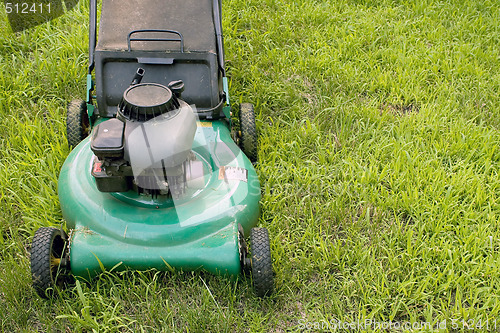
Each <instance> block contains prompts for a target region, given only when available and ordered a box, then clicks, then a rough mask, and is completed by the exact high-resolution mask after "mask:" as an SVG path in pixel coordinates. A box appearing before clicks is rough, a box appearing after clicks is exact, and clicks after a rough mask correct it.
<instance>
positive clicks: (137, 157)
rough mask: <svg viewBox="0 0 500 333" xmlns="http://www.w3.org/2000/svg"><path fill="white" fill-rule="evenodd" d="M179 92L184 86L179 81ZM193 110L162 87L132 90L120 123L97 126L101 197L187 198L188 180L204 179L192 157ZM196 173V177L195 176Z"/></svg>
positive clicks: (94, 136) (120, 110)
mask: <svg viewBox="0 0 500 333" xmlns="http://www.w3.org/2000/svg"><path fill="white" fill-rule="evenodd" d="M174 83H175V85H176V86H179V85H181V86H182V82H180V81H175V82H174ZM195 131H196V117H195V115H194V112H193V109H192V108H191V106H189V105H188V104H187V103H186V102H184V101H182V100H181V99H180V92H179V91H178V90H176V91H174V92H172V90H171V89H170V88H169V87H166V86H164V85H161V84H158V83H143V84H134V85H131V86H130V87H129V88H128V89H127V90H125V92H124V94H123V98H122V101H121V103H120V104H119V106H118V113H117V117H116V118H112V119H109V120H106V121H103V122H102V123H100V124H98V125H97V126H96V127H95V129H94V131H93V133H92V138H91V149H92V152H93V153H94V155H95V158H94V161H93V167H92V175H93V176H94V178H95V180H96V184H97V188H98V189H99V191H101V192H127V191H129V190H135V191H136V192H138V193H145V194H152V195H172V196H174V197H179V196H182V195H183V194H184V192H185V189H186V186H187V183H188V180H190V181H191V183H193V184H194V183H197V184H199V183H200V182H199V181H198V182H192V180H193V179H196V178H200V177H203V168H201V171H200V167H199V165H200V162H199V161H197V160H196V157H195V155H194V154H193V153H192V152H191V147H192V144H193V140H194V134H195ZM193 170H195V171H193Z"/></svg>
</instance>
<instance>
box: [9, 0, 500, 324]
mask: <svg viewBox="0 0 500 333" xmlns="http://www.w3.org/2000/svg"><path fill="white" fill-rule="evenodd" d="M0 8H3V7H1V5H0ZM2 12H4V11H3V9H2ZM87 22H88V21H87V12H86V8H85V3H83V2H82V3H80V4H79V5H78V6H77V7H76V9H75V10H73V11H72V12H71V13H69V14H68V15H66V16H64V17H61V18H59V19H57V20H56V21H53V22H51V23H50V24H44V25H42V26H39V27H36V28H34V29H31V30H29V31H25V32H22V33H17V34H12V33H9V32H8V24H7V22H6V19H5V17H4V16H2V19H1V20H0V30H1V31H2V32H0V184H1V187H0V207H1V209H2V214H1V215H0V235H1V237H0V307H1V308H2V311H0V327H1V328H2V331H9V332H13V331H32V330H40V331H92V330H96V331H141V330H142V331H152V330H163V331H166V332H168V331H186V332H196V331H211V332H234V331H242V332H245V331H247V332H258V331H261V332H268V331H271V332H283V331H286V330H292V331H295V330H300V328H301V326H300V323H301V322H302V323H304V322H306V321H307V322H320V321H325V320H326V321H330V322H332V321H333V320H334V319H335V320H340V321H343V322H353V321H357V320H359V321H361V322H363V321H364V320H365V319H373V320H376V321H378V322H382V321H389V320H391V321H393V322H405V321H410V322H423V321H428V322H432V323H433V324H436V323H437V322H441V321H443V320H447V321H448V322H447V323H448V328H450V327H451V321H450V320H451V319H457V320H462V319H464V320H471V322H469V323H472V320H473V321H475V323H477V322H478V321H479V320H480V319H481V320H482V321H483V323H484V322H485V321H486V320H490V325H491V324H492V323H493V320H495V319H496V318H499V315H500V313H499V312H500V292H499V290H500V276H499V275H500V268H499V265H498V264H497V262H498V260H499V258H500V228H499V227H498V221H499V218H500V199H499V198H500V175H499V166H500V151H499V140H500V135H499V133H498V129H499V127H500V98H499V91H500V59H499V54H500V50H499V48H500V11H499V10H498V4H497V3H496V2H495V1H454V0H447V1H432V0H428V1H419V0H417V1H368V0H367V1H355V0H353V1H295V2H293V3H292V2H289V1H284V0H275V1H272V0H267V1H256V0H247V1H236V0H229V1H224V4H223V26H224V29H225V44H226V57H227V67H228V72H229V75H230V77H231V82H230V93H231V97H232V101H233V103H234V105H235V106H236V105H238V104H239V103H241V102H253V103H254V104H255V106H256V110H257V113H258V114H257V118H258V119H257V121H258V124H257V125H258V130H259V133H260V148H259V158H260V163H259V164H258V166H257V172H258V174H259V177H260V179H261V183H262V194H263V197H262V203H261V206H262V215H261V219H260V225H261V226H265V227H267V228H268V229H269V231H270V235H271V243H272V244H271V247H272V253H273V266H274V270H275V272H276V292H275V294H274V295H273V296H272V297H270V298H268V299H264V300H261V299H258V298H256V297H255V296H254V294H253V292H252V289H251V284H250V281H249V279H246V278H242V279H241V280H240V281H238V282H237V283H231V282H230V281H229V280H226V279H223V278H219V277H215V276H211V275H209V274H205V273H181V272H174V273H163V272H154V271H150V272H143V273H141V272H125V273H113V272H107V273H104V274H103V275H101V276H100V277H99V278H97V279H96V280H95V281H93V283H92V284H89V285H87V284H77V285H76V286H74V287H73V288H70V289H69V290H66V291H64V292H63V295H62V297H60V298H57V299H54V300H52V301H44V300H41V299H40V298H38V297H37V296H36V294H35V293H34V291H33V290H32V288H31V276H30V269H29V247H30V243H31V239H32V235H33V234H34V232H35V230H36V229H37V228H39V227H40V226H49V225H59V224H60V223H62V216H61V212H60V208H59V203H58V197H57V186H56V184H57V177H58V173H59V169H60V167H61V165H62V163H63V162H64V159H65V157H66V156H67V154H68V153H69V149H68V147H67V144H66V138H65V105H66V103H67V102H68V101H70V100H71V99H72V98H75V97H80V98H81V97H83V96H84V93H85V74H86V72H85V71H86V64H87V56H86V52H87V51H86V50H87V42H88V37H87V35H86V34H87V30H86V25H87ZM301 320H302V321H301ZM459 324H460V325H459V327H462V322H459ZM498 327H499V328H500V321H499V322H498Z"/></svg>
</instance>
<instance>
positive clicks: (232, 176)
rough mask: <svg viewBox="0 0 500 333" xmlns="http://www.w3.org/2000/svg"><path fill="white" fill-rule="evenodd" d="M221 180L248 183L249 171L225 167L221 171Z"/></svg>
mask: <svg viewBox="0 0 500 333" xmlns="http://www.w3.org/2000/svg"><path fill="white" fill-rule="evenodd" d="M219 179H224V180H239V181H243V182H245V183H246V182H247V181H248V170H247V169H243V168H238V167H231V166H223V167H221V168H220V169H219Z"/></svg>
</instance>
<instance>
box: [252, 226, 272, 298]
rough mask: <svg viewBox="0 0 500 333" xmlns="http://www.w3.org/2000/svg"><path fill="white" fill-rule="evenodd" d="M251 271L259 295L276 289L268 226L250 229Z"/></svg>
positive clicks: (264, 294)
mask: <svg viewBox="0 0 500 333" xmlns="http://www.w3.org/2000/svg"><path fill="white" fill-rule="evenodd" d="M250 250H251V253H252V255H251V268H250V269H251V272H252V280H253V286H254V289H255V293H256V294H257V296H259V297H264V296H269V295H271V294H272V292H273V289H274V273H273V266H272V260H271V246H270V244H269V234H268V232H267V229H266V228H252V230H251V231H250Z"/></svg>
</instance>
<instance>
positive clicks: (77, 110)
mask: <svg viewBox="0 0 500 333" xmlns="http://www.w3.org/2000/svg"><path fill="white" fill-rule="evenodd" d="M89 133H90V123H89V117H88V115H87V103H86V102H85V101H83V100H81V99H75V100H73V101H71V102H70V103H69V104H68V113H67V115H66V135H67V137H68V145H69V146H70V147H73V148H74V147H76V146H77V145H78V144H79V143H80V141H82V140H83V139H85V138H86V137H87V136H88V135H89Z"/></svg>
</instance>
